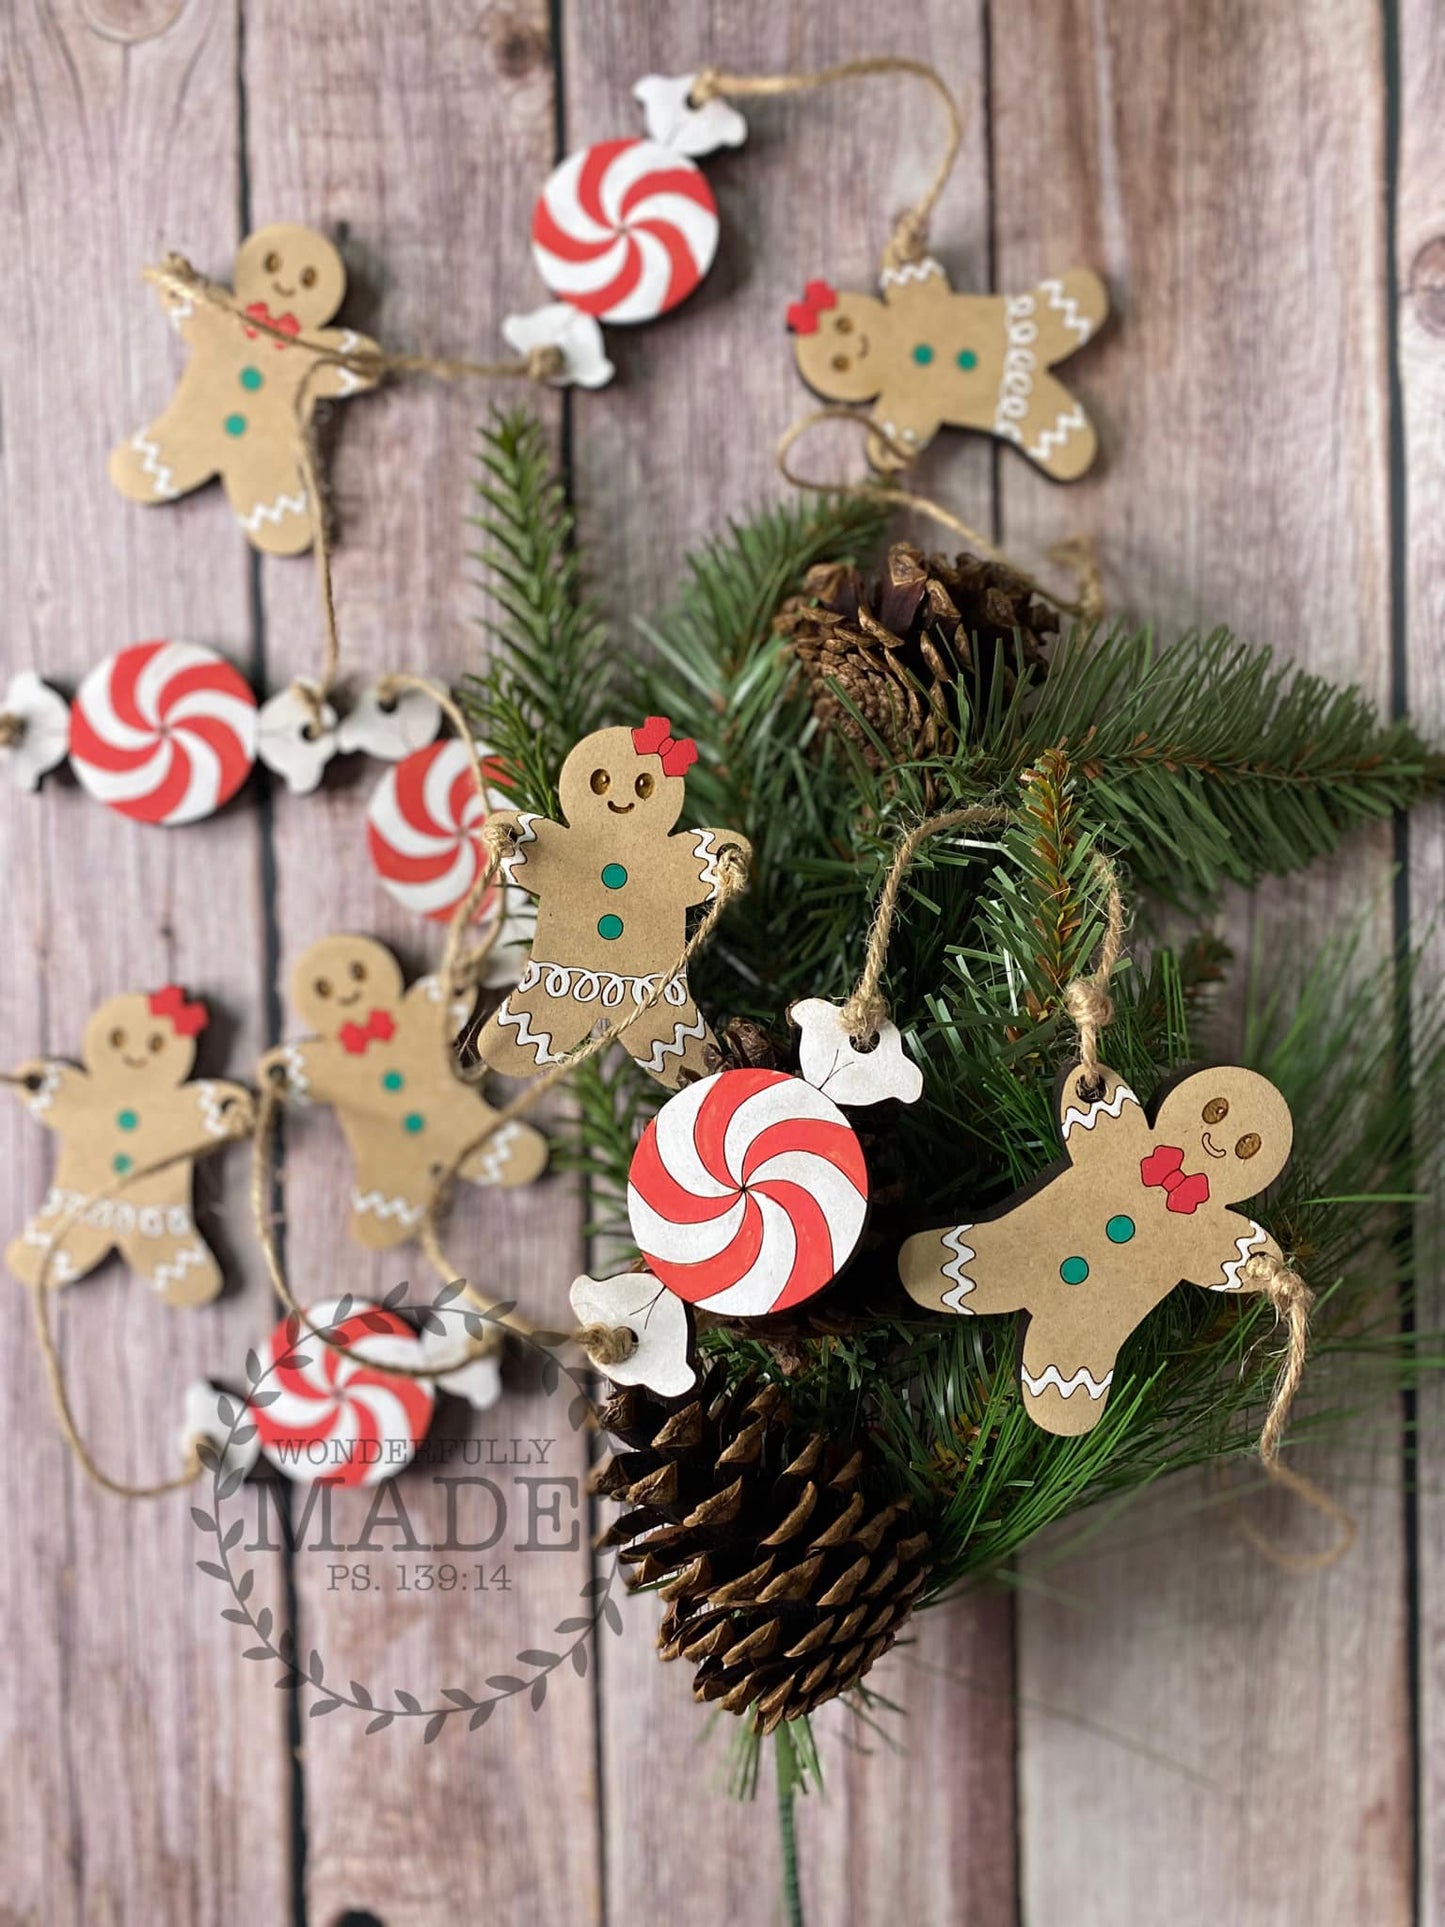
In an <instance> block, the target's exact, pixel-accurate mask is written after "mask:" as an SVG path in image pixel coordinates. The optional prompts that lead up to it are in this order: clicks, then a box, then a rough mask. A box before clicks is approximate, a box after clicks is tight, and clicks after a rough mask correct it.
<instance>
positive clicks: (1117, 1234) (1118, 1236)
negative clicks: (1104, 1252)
mask: <svg viewBox="0 0 1445 1927" xmlns="http://www.w3.org/2000/svg"><path fill="white" fill-rule="evenodd" d="M1133 1235H1134V1220H1133V1219H1132V1218H1126V1217H1125V1216H1124V1215H1123V1213H1122V1212H1121V1213H1120V1214H1119V1216H1118V1217H1117V1218H1110V1220H1109V1222H1108V1223H1107V1224H1106V1225H1105V1226H1104V1236H1105V1237H1106V1238H1107V1239H1108V1240H1109V1243H1110V1244H1111V1245H1126V1244H1128V1242H1129V1240H1130V1239H1131V1238H1132V1237H1133Z"/></svg>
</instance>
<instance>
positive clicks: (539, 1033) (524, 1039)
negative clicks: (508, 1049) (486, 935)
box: [497, 964, 567, 1064]
mask: <svg viewBox="0 0 1445 1927" xmlns="http://www.w3.org/2000/svg"><path fill="white" fill-rule="evenodd" d="M530 968H531V965H530V964H529V965H528V969H530ZM497 1022H498V1023H499V1024H500V1025H501V1026H502V1027H503V1028H504V1029H507V1028H510V1029H512V1030H515V1031H516V1033H517V1048H518V1050H529V1051H531V1053H532V1055H533V1057H534V1058H535V1059H536V1061H537V1062H538V1064H557V1063H560V1062H561V1060H562V1059H563V1058H564V1057H565V1056H566V1055H567V1053H566V1051H554V1050H553V1048H552V1033H551V1031H549V1030H533V1028H532V1020H531V1018H530V1017H529V1016H528V1014H527V1012H526V1011H525V1010H513V1009H512V1000H511V998H510V997H504V998H503V999H502V1001H501V1003H500V1004H499V1005H498V1006H497Z"/></svg>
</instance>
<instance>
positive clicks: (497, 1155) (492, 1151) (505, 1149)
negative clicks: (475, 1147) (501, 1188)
mask: <svg viewBox="0 0 1445 1927" xmlns="http://www.w3.org/2000/svg"><path fill="white" fill-rule="evenodd" d="M521 1128H522V1127H521V1125H520V1124H517V1123H515V1122H513V1123H511V1124H504V1125H503V1126H502V1128H501V1130H500V1131H497V1132H494V1133H493V1135H492V1136H491V1137H489V1138H488V1139H487V1141H486V1143H485V1144H484V1145H483V1146H482V1148H481V1152H480V1155H479V1157H478V1161H477V1165H476V1168H475V1170H473V1171H469V1172H468V1173H467V1176H468V1181H469V1182H470V1183H472V1184H501V1183H503V1182H504V1181H505V1178H506V1171H507V1166H508V1165H509V1164H510V1163H511V1161H512V1147H513V1146H514V1145H515V1144H516V1142H517V1139H518V1137H519V1136H520V1135H521Z"/></svg>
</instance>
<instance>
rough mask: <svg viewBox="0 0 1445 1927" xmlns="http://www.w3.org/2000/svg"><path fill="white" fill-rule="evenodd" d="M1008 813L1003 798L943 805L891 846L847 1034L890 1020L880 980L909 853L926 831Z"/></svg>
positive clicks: (849, 1006)
mask: <svg viewBox="0 0 1445 1927" xmlns="http://www.w3.org/2000/svg"><path fill="white" fill-rule="evenodd" d="M1010 814H1011V812H1010V811H1009V810H1008V809H1006V808H1005V807H1004V806H1003V805H1002V804H994V803H970V804H969V805H968V806H967V807H966V808H964V809H958V810H944V811H942V812H941V813H940V814H939V815H937V816H930V817H926V818H925V819H924V821H923V822H921V823H917V824H915V825H914V827H913V828H912V829H911V830H910V831H909V832H908V834H907V836H905V837H904V838H903V840H902V841H901V842H900V843H899V844H898V846H897V848H896V849H895V850H894V852H893V861H892V862H891V863H890V864H889V866H888V874H887V875H886V876H885V877H884V879H883V888H882V889H881V890H880V891H879V893H878V903H877V906H876V907H875V909H874V912H873V925H872V928H871V929H870V930H869V932H868V949H867V952H866V955H865V956H864V960H863V968H862V970H861V971H860V973H859V976H858V981H857V983H856V984H855V985H854V986H853V989H852V991H851V992H850V993H849V996H848V1000H847V1002H846V1003H845V1004H844V1005H843V1022H844V1024H845V1025H846V1026H847V1030H848V1035H849V1036H850V1037H851V1038H853V1040H854V1041H855V1042H856V1043H860V1044H862V1043H871V1042H872V1041H873V1040H874V1039H875V1038H876V1037H877V1035H878V1032H879V1030H880V1028H881V1027H882V1026H883V1025H884V1024H885V1023H887V1021H888V1004H887V1001H886V999H885V998H884V997H883V995H882V992H881V991H880V989H879V985H880V984H881V983H882V981H883V972H884V969H885V967H886V966H887V963H888V946H889V944H890V943H891V942H892V939H893V925H894V922H895V920H896V918H897V916H898V899H899V895H900V892H901V891H902V888H903V878H904V876H905V875H906V874H907V871H908V869H909V866H910V865H911V864H912V862H913V859H914V858H915V857H916V856H917V855H918V852H919V851H920V850H921V849H922V848H923V846H924V844H925V843H927V842H928V840H929V838H930V837H935V836H942V835H944V834H945V833H946V832H947V831H949V830H959V829H964V828H966V827H975V828H981V827H983V826H984V825H987V824H1000V823H1007V822H1008V820H1009V817H1010Z"/></svg>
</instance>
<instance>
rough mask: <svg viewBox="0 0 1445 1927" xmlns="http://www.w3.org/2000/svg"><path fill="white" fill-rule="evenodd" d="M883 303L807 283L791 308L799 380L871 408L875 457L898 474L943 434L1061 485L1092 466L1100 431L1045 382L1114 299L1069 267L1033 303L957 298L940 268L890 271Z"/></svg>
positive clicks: (928, 264) (1020, 297) (925, 264)
mask: <svg viewBox="0 0 1445 1927" xmlns="http://www.w3.org/2000/svg"><path fill="white" fill-rule="evenodd" d="M882 289H883V293H882V298H881V299H875V298H874V297H873V296H872V295H866V294H848V293H844V294H839V293H838V292H836V290H835V289H833V288H832V287H831V286H830V285H829V284H828V283H827V282H826V281H810V282H809V283H808V285H807V288H806V289H805V290H804V294H803V299H802V300H801V301H800V302H796V303H794V305H793V306H792V307H790V308H789V309H788V326H789V328H790V329H791V330H792V331H793V334H794V336H795V337H796V341H795V352H796V354H797V360H798V371H799V373H800V374H801V375H802V377H803V380H804V381H805V382H807V384H808V386H809V387H810V388H812V389H813V390H814V391H815V392H816V393H817V394H819V395H822V396H824V397H825V398H826V399H827V400H829V401H838V402H867V401H871V402H873V404H874V406H873V412H872V420H873V421H874V422H875V423H876V424H877V427H878V430H879V431H880V432H879V433H877V434H874V435H871V436H870V437H869V440H868V459H869V460H870V461H871V462H872V464H873V466H874V467H875V468H877V469H897V468H901V467H903V466H904V465H905V463H906V462H907V461H910V460H911V459H912V458H913V457H914V456H915V455H918V454H921V453H922V451H923V450H924V449H925V448H927V446H928V444H929V443H930V442H931V441H932V440H933V438H934V436H935V435H936V434H937V433H938V431H939V429H940V428H979V429H982V430H983V431H984V433H985V434H989V435H999V436H1002V437H1003V439H1004V440H1006V441H1010V442H1014V443H1015V444H1016V445H1017V446H1018V447H1019V448H1021V449H1022V450H1023V452H1024V454H1025V455H1027V456H1028V458H1029V460H1030V461H1032V462H1037V463H1038V465H1039V467H1040V468H1041V469H1043V471H1044V472H1045V474H1047V475H1051V476H1053V478H1054V480H1055V481H1059V482H1071V481H1073V480H1074V479H1075V478H1076V477H1077V476H1079V475H1082V474H1083V473H1084V471H1085V469H1086V468H1088V466H1089V464H1090V463H1091V462H1092V461H1093V459H1094V450H1095V446H1096V438H1095V435H1094V428H1093V424H1092V423H1091V422H1090V420H1089V418H1088V416H1087V415H1086V414H1085V413H1084V409H1083V405H1082V404H1081V403H1080V402H1078V401H1076V400H1075V399H1074V397H1073V396H1072V395H1071V394H1070V393H1069V391H1068V389H1067V388H1065V387H1064V385H1063V383H1062V382H1061V381H1058V380H1056V379H1055V377H1054V376H1053V375H1052V374H1050V373H1049V370H1050V369H1051V368H1052V367H1053V366H1054V365H1055V363H1056V362H1060V361H1063V360H1064V359H1065V358H1066V357H1067V356H1069V355H1072V354H1073V353H1074V352H1075V351H1076V350H1077V349H1079V348H1082V347H1083V345H1084V343H1085V342H1086V341H1088V340H1090V339H1091V338H1092V336H1093V335H1094V334H1096V333H1097V332H1098V329H1099V327H1100V325H1101V324H1102V322H1103V321H1104V319H1105V317H1106V316H1107V314H1108V312H1109V297H1108V294H1107V293H1106V291H1105V288H1104V284H1103V282H1102V281H1101V280H1100V279H1099V277H1098V275H1096V274H1093V273H1091V272H1090V271H1089V270H1088V269H1087V268H1073V269H1071V270H1070V272H1069V273H1068V274H1065V275H1062V276H1060V277H1058V278H1057V279H1051V280H1048V281H1040V282H1039V284H1038V286H1037V287H1036V288H1031V289H1030V290H1029V292H1028V293H1027V294H1012V295H1004V294H955V293H954V291H953V289H952V288H951V287H950V286H949V285H948V277H947V276H946V275H945V274H944V272H943V269H942V268H941V267H940V266H939V265H938V263H937V261H934V260H932V259H924V260H922V261H917V262H910V263H909V264H908V265H906V266H904V267H898V268H885V269H884V271H883V276H882Z"/></svg>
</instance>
